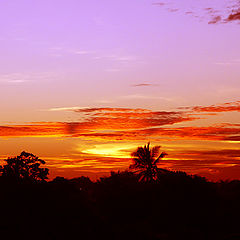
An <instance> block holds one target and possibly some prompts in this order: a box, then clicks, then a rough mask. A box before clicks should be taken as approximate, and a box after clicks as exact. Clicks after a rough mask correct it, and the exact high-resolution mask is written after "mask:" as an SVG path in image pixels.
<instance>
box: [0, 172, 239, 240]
mask: <svg viewBox="0 0 240 240" xmlns="http://www.w3.org/2000/svg"><path fill="white" fill-rule="evenodd" d="M0 194H1V197H0V199H1V200H0V204H1V215H0V218H1V221H0V235H1V239H27V240H28V239H37V240H38V239H44V240H48V239H119V240H120V239H166V240H167V239H171V240H172V239H194V240H198V239H199V240H200V239H201V240H202V239H211V240H212V239H220V240H222V239H226V240H229V239H239V237H240V228H239V216H240V204H239V203H240V181H231V182H218V183H212V182H208V181H207V180H206V179H205V178H202V177H199V176H190V175H187V174H186V173H184V172H172V171H166V170H165V171H161V172H159V174H158V176H157V178H156V179H155V181H154V182H143V181H139V176H138V175H137V174H135V173H133V172H129V171H125V172H112V173H111V175H110V176H108V177H103V178H100V179H99V180H97V181H96V182H92V181H91V180H90V179H89V178H88V177H79V178H73V179H65V178H63V177H57V178H55V179H54V180H52V181H48V182H47V181H37V182H34V181H32V182H31V181H16V180H12V181H10V179H9V178H6V177H4V176H2V177H0Z"/></svg>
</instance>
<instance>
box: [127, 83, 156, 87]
mask: <svg viewBox="0 0 240 240" xmlns="http://www.w3.org/2000/svg"><path fill="white" fill-rule="evenodd" d="M131 86H132V87H155V86H158V84H153V83H138V84H133V85H131Z"/></svg>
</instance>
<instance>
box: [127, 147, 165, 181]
mask: <svg viewBox="0 0 240 240" xmlns="http://www.w3.org/2000/svg"><path fill="white" fill-rule="evenodd" d="M159 150H160V146H155V147H153V148H151V149H150V143H148V144H147V145H145V146H144V147H138V148H137V150H136V151H134V152H133V153H132V154H131V156H132V160H133V164H131V165H130V167H129V168H130V169H135V170H136V173H138V174H139V177H140V178H139V180H140V181H146V182H152V181H154V180H156V178H157V173H158V172H159V170H160V169H159V168H158V166H157V164H158V163H159V161H160V160H161V159H162V158H163V157H164V156H166V155H167V153H165V152H162V153H161V154H159V152H160V151H159Z"/></svg>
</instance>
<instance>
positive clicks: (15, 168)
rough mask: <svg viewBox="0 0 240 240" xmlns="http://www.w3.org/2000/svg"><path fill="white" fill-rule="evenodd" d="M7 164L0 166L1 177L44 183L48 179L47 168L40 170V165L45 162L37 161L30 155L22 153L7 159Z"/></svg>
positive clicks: (35, 157)
mask: <svg viewBox="0 0 240 240" xmlns="http://www.w3.org/2000/svg"><path fill="white" fill-rule="evenodd" d="M5 162H6V163H7V164H6V165H4V166H0V173H2V176H3V177H7V178H10V179H12V180H16V181H21V180H24V181H34V182H36V181H45V180H46V179H48V177H47V175H48V172H49V170H48V168H41V167H40V165H41V164H45V161H43V160H42V159H39V158H38V157H37V156H35V155H33V154H32V153H27V152H24V151H23V152H22V153H21V154H20V155H19V156H17V157H13V158H8V159H6V160H5Z"/></svg>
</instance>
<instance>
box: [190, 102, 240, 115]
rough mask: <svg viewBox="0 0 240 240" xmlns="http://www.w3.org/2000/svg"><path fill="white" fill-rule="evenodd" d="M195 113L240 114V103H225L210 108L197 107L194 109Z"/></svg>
mask: <svg viewBox="0 0 240 240" xmlns="http://www.w3.org/2000/svg"><path fill="white" fill-rule="evenodd" d="M192 110H193V111H195V112H212V113H214V112H233V111H237V112H240V101H236V102H229V103H224V104H221V105H211V106H208V107H204V106H196V107H193V108H192Z"/></svg>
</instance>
